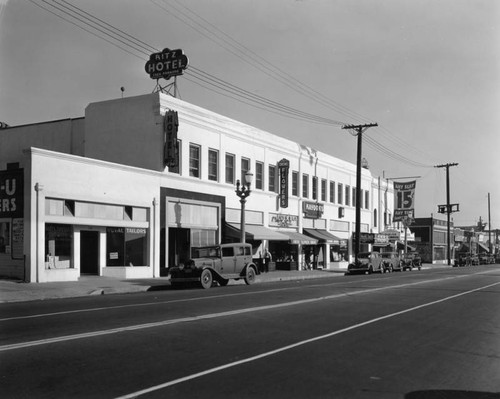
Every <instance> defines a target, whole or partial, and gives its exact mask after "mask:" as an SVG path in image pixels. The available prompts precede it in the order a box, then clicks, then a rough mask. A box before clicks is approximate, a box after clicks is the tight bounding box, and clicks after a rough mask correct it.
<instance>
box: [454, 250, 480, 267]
mask: <svg viewBox="0 0 500 399" xmlns="http://www.w3.org/2000/svg"><path fill="white" fill-rule="evenodd" d="M477 265H479V257H478V256H477V255H476V254H470V253H465V252H461V253H457V254H456V255H455V265H454V266H477Z"/></svg>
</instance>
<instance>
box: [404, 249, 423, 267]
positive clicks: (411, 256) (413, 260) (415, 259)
mask: <svg viewBox="0 0 500 399" xmlns="http://www.w3.org/2000/svg"><path fill="white" fill-rule="evenodd" d="M401 263H402V265H401V267H402V269H403V270H413V268H414V267H416V268H418V270H421V269H422V258H421V257H420V254H419V253H418V252H407V253H405V254H403V256H402V259H401Z"/></svg>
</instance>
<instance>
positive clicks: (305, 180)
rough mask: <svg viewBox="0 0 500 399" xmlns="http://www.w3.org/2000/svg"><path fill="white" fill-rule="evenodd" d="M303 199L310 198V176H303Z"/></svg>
mask: <svg viewBox="0 0 500 399" xmlns="http://www.w3.org/2000/svg"><path fill="white" fill-rule="evenodd" d="M302 197H304V198H309V175H306V174H303V175H302Z"/></svg>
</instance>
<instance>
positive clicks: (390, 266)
mask: <svg viewBox="0 0 500 399" xmlns="http://www.w3.org/2000/svg"><path fill="white" fill-rule="evenodd" d="M380 256H381V257H382V266H383V268H384V273H386V272H387V273H391V272H394V271H398V272H400V271H401V270H402V268H401V258H400V257H399V254H398V253H397V252H382V253H380Z"/></svg>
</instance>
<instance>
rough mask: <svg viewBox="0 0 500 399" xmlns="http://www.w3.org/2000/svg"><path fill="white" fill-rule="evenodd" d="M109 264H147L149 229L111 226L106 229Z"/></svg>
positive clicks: (107, 261)
mask: <svg viewBox="0 0 500 399" xmlns="http://www.w3.org/2000/svg"><path fill="white" fill-rule="evenodd" d="M106 263H107V266H145V265H147V229H142V228H129V227H125V228H124V227H109V228H108V229H107V230H106Z"/></svg>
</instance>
